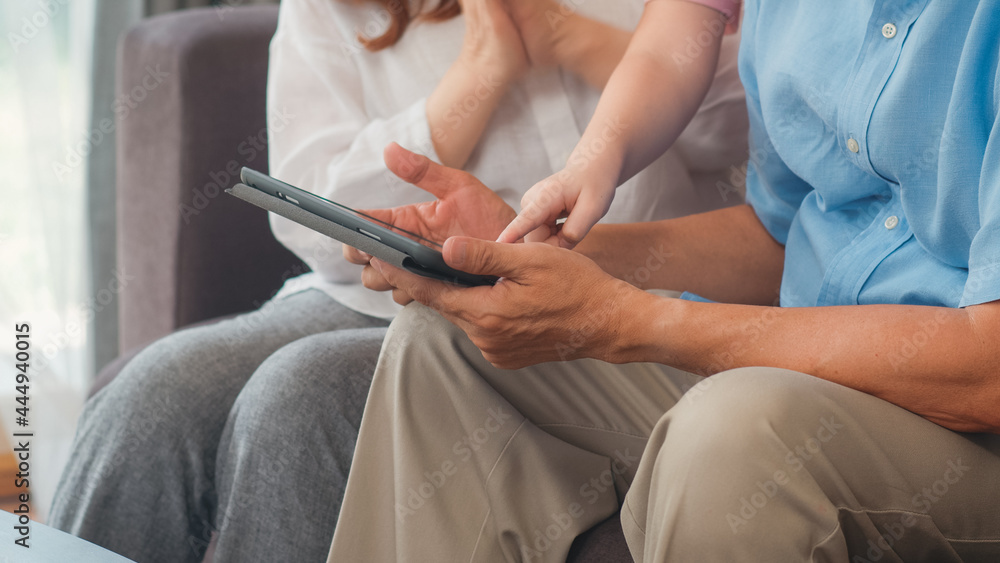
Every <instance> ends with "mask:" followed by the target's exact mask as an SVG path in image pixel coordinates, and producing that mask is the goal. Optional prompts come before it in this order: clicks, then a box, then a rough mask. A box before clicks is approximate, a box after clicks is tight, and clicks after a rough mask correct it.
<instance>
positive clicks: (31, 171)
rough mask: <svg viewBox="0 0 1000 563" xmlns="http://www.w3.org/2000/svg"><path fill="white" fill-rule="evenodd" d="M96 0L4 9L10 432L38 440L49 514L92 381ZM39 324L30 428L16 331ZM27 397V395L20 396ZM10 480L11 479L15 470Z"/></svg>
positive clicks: (33, 339) (36, 476)
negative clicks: (89, 193)
mask: <svg viewBox="0 0 1000 563" xmlns="http://www.w3.org/2000/svg"><path fill="white" fill-rule="evenodd" d="M94 1H95V0H73V1H72V2H70V1H67V0H53V1H51V2H3V3H2V5H0V29H2V31H3V32H4V34H3V38H4V43H3V45H2V46H0V130H2V132H3V134H2V135H0V169H2V170H4V180H3V181H2V182H0V201H2V203H0V264H2V265H3V273H2V274H0V324H2V326H3V329H2V330H0V335H2V336H0V339H2V340H0V362H2V366H3V368H2V369H3V371H4V372H5V373H7V374H8V377H6V378H4V381H5V384H4V385H0V420H2V421H3V425H4V426H5V430H6V431H5V432H4V434H5V438H7V439H9V438H10V433H11V432H16V431H22V430H27V431H31V432H33V433H34V435H35V438H34V439H33V440H32V449H31V458H32V464H31V469H32V472H31V473H32V478H31V480H30V482H31V509H32V511H33V513H34V516H35V517H36V518H40V519H43V518H44V517H45V514H46V511H47V509H48V506H49V504H50V503H51V500H52V493H53V492H54V486H55V482H56V480H57V479H58V476H59V473H60V472H61V469H62V465H63V463H64V460H65V456H66V450H67V446H68V445H69V441H70V440H71V439H72V434H73V429H74V427H75V424H76V418H77V415H78V413H79V410H80V405H82V403H83V394H84V389H85V388H86V386H87V384H88V383H89V381H90V378H91V376H92V371H93V370H92V365H93V350H92V348H91V346H90V343H91V340H90V336H89V334H90V322H91V317H92V315H93V312H94V310H95V308H96V307H97V306H99V305H97V304H96V302H95V300H94V298H93V294H92V293H91V291H90V283H89V272H90V267H89V264H88V261H87V258H86V248H87V227H86V214H85V201H86V184H85V180H84V178H85V176H86V170H87V157H88V155H89V154H90V153H91V152H92V150H93V148H94V147H95V146H97V145H100V144H101V143H102V142H106V141H102V140H98V139H94V138H92V137H91V136H90V134H89V127H88V119H87V108H88V107H89V105H90V103H91V96H90V70H91V68H92V64H91V63H92V58H91V54H92V53H91V49H90V47H91V45H92V44H93V40H94V29H95V19H94V16H95V12H94ZM23 324H27V325H28V326H29V329H30V330H29V334H30V338H29V342H30V347H29V349H28V352H29V353H30V361H29V369H28V375H29V377H30V380H29V384H28V386H27V387H26V389H25V394H26V395H27V397H28V398H27V401H26V402H27V405H26V406H28V407H29V408H28V410H27V412H26V415H27V416H25V417H24V418H25V419H26V422H27V425H26V426H22V425H20V424H18V423H17V421H16V420H15V414H16V413H15V407H17V406H21V405H23V403H21V405H19V404H18V403H17V402H16V401H15V399H16V398H17V397H15V389H14V384H13V381H14V377H13V376H14V373H13V369H14V363H15V357H14V331H15V329H14V326H15V325H23ZM17 395H18V396H20V393H19V392H18V393H17ZM5 478H6V477H5Z"/></svg>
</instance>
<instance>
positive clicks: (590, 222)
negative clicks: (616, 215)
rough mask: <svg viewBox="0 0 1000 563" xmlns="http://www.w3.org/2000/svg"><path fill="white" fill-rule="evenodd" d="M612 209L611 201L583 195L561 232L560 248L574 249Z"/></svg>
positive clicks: (586, 194)
mask: <svg viewBox="0 0 1000 563" xmlns="http://www.w3.org/2000/svg"><path fill="white" fill-rule="evenodd" d="M610 207H611V200H610V199H602V198H600V197H593V196H591V195H589V194H588V193H586V192H584V193H583V194H581V195H580V199H579V200H578V201H577V202H576V205H575V206H573V210H572V211H570V213H569V216H568V217H567V218H566V222H565V223H563V226H562V228H561V229H560V230H559V246H561V247H563V248H573V247H574V246H576V245H577V244H579V243H580V241H581V240H583V237H585V236H587V233H589V232H590V229H591V228H593V226H594V225H595V224H597V222H598V221H600V220H601V217H604V214H605V213H607V212H608V208H610Z"/></svg>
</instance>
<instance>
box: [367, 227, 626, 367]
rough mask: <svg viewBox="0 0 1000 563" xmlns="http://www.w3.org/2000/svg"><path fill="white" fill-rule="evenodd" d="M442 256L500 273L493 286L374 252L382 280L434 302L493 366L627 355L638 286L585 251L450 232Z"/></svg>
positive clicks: (463, 266) (460, 265)
mask: <svg viewBox="0 0 1000 563" xmlns="http://www.w3.org/2000/svg"><path fill="white" fill-rule="evenodd" d="M443 255H444V259H445V262H446V263H447V264H448V265H449V266H451V267H453V268H456V269H460V270H462V271H465V272H469V273H473V274H486V275H495V276H501V279H500V281H499V282H497V284H496V285H495V286H479V287H460V286H456V285H453V284H448V283H444V282H440V281H436V280H432V279H428V278H424V277H422V276H418V275H415V274H412V273H410V272H407V271H404V270H401V269H399V268H396V267H393V266H390V265H388V264H386V263H385V262H382V261H380V260H377V259H373V260H372V265H373V267H374V268H375V269H377V270H378V271H379V272H380V273H381V274H382V276H383V277H384V279H385V280H386V283H388V284H390V285H392V286H393V287H397V288H399V289H400V290H401V291H404V292H406V294H407V295H410V296H412V297H413V299H415V300H417V301H419V302H421V303H423V304H425V305H428V306H430V307H433V308H434V309H437V310H438V311H440V312H441V314H442V315H444V316H445V317H446V318H447V319H448V320H450V321H451V322H453V323H454V324H456V325H457V326H458V327H459V328H461V329H462V330H463V331H465V333H466V334H468V335H469V338H470V339H471V340H472V342H473V343H475V344H476V346H478V347H479V349H480V350H481V351H482V353H483V356H484V357H485V358H486V359H487V360H488V361H489V362H490V363H491V364H493V365H495V366H497V367H499V368H505V369H515V368H520V367H524V366H529V365H534V364H537V363H542V362H548V361H557V360H559V361H562V360H571V359H576V358H581V357H593V358H600V359H603V360H607V361H616V360H618V361H629V359H627V358H624V356H622V353H623V352H624V350H626V348H624V347H623V344H626V343H627V341H628V336H627V335H626V331H625V330H624V329H625V328H626V327H627V326H628V325H629V323H627V322H626V321H627V319H628V315H629V311H630V310H633V308H634V307H635V306H636V305H634V303H635V300H636V299H638V298H639V297H637V295H641V294H642V292H641V291H640V290H637V289H635V288H634V287H632V286H631V285H629V284H627V283H625V282H623V281H621V280H618V279H615V278H613V277H611V276H609V275H608V274H606V273H605V272H604V271H603V270H601V268H600V267H598V266H597V264H595V263H594V262H592V261H591V260H589V259H588V258H586V257H585V256H583V255H581V254H579V253H577V252H572V251H569V250H564V249H560V248H555V247H553V246H550V245H546V244H538V243H526V244H501V243H496V242H489V241H485V240H479V239H473V238H468V237H452V238H449V239H448V240H447V241H446V242H445V244H444V250H443Z"/></svg>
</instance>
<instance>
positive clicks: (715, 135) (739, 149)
mask: <svg viewBox="0 0 1000 563" xmlns="http://www.w3.org/2000/svg"><path fill="white" fill-rule="evenodd" d="M579 4H580V5H579V6H578V7H577V8H576V9H578V10H579V12H580V13H581V14H583V15H586V16H589V17H592V18H594V19H598V20H602V21H605V22H607V23H609V24H612V25H614V26H616V27H619V28H622V29H629V30H631V29H634V28H635V25H636V24H637V23H638V20H639V16H640V15H641V13H642V7H643V2H642V0H627V1H623V0H589V1H588V2H583V3H579ZM387 22H388V12H386V11H385V10H384V9H383V8H381V7H379V6H377V5H375V4H363V5H357V4H353V3H349V2H346V1H343V0H286V1H284V2H282V3H281V9H280V16H279V21H278V30H277V33H276V34H275V36H274V39H273V40H272V42H271V52H270V63H269V75H268V89H267V106H268V116H269V126H270V131H269V133H270V144H269V155H270V163H269V165H270V173H271V175H272V176H274V177H276V178H278V179H280V180H283V181H285V182H288V183H290V184H292V185H294V186H298V187H300V188H302V189H305V190H309V191H311V192H314V193H316V194H318V195H320V196H322V197H325V198H327V199H330V200H333V201H336V202H339V203H342V204H344V205H347V206H350V207H353V208H355V209H375V208H386V207H394V206H398V205H404V204H409V203H416V202H421V201H428V200H430V199H432V196H430V195H429V194H427V193H426V192H424V191H422V190H420V189H419V188H416V187H414V186H411V185H409V184H406V183H404V182H402V181H401V180H399V179H398V178H396V177H395V176H394V175H393V174H392V173H390V172H389V171H388V170H387V169H386V167H385V164H384V163H383V161H382V150H383V148H384V147H385V146H386V145H387V144H389V143H390V142H392V141H395V142H398V143H399V144H400V145H402V146H403V147H406V148H408V149H410V150H413V151H416V152H419V153H422V154H424V155H426V156H428V157H429V158H431V159H432V160H434V161H436V162H440V161H439V159H438V157H437V155H436V154H435V152H434V146H433V143H432V142H431V135H430V130H429V126H428V122H427V117H426V114H425V104H426V101H427V97H428V96H429V95H430V94H431V92H432V91H433V90H434V88H435V87H436V86H437V84H438V83H439V82H440V80H441V78H442V77H443V76H444V74H445V72H446V71H447V70H448V68H449V67H450V66H451V64H452V62H453V61H454V60H455V58H456V57H457V56H458V53H459V50H460V48H461V45H462V39H463V35H464V31H465V22H464V19H463V17H462V16H458V17H456V18H454V19H452V20H449V21H445V22H440V23H425V22H420V23H416V24H412V25H411V26H410V27H409V28H408V29H407V30H406V32H405V33H404V34H403V37H402V38H401V39H400V41H399V42H398V43H397V44H396V45H395V46H393V47H390V48H389V49H385V50H382V51H379V52H376V53H371V52H369V51H367V50H365V49H364V48H363V47H362V46H361V45H360V44H359V43H358V41H357V39H356V37H357V34H358V32H359V31H361V32H363V33H364V34H365V35H367V36H376V35H378V34H380V33H381V31H382V30H383V29H384V27H385V24H386V23H387ZM738 43H739V39H738V37H737V36H727V37H726V38H725V39H724V41H723V49H722V56H721V60H720V63H719V70H718V72H717V75H716V78H715V82H714V84H713V86H712V89H711V91H710V92H709V94H708V97H707V99H706V101H705V102H704V104H703V105H702V108H701V110H700V111H699V113H698V115H696V116H695V118H694V120H693V121H692V123H691V124H690V125H689V126H688V128H687V129H686V130H685V132H684V133H683V134H682V136H681V138H680V139H679V140H678V142H677V144H675V145H674V147H673V148H671V149H670V150H669V151H668V152H667V153H666V154H664V155H663V156H662V157H661V158H660V159H659V160H657V161H656V162H654V163H653V164H652V165H651V166H650V167H649V168H647V169H646V170H644V171H643V172H641V173H639V174H638V175H636V176H635V177H634V178H632V179H631V180H629V181H628V182H626V183H625V184H624V185H623V186H621V187H619V189H618V191H617V194H616V196H615V199H614V203H613V204H612V205H611V209H610V211H609V212H608V214H607V216H606V217H605V218H604V220H603V222H611V223H622V222H636V221H649V220H655V219H664V218H669V217H677V216H682V215H688V214H691V213H696V212H701V211H707V210H709V209H713V208H717V207H720V206H722V205H724V204H733V203H736V202H738V201H740V200H739V199H738V196H735V197H734V193H733V191H732V189H733V183H732V180H731V177H733V178H736V180H737V183H738V181H739V178H740V177H741V174H739V171H740V170H741V166H742V165H743V163H744V162H745V161H746V160H747V136H746V130H747V117H746V105H745V101H744V94H743V89H742V86H741V85H740V82H739V77H738V74H737V69H736V53H737V47H738ZM599 97H600V92H599V91H598V90H595V89H594V88H592V87H590V86H589V85H587V84H586V83H585V82H584V81H583V80H582V79H581V78H579V77H577V76H576V75H574V74H571V73H569V72H568V71H563V70H554V69H553V70H545V71H543V70H533V71H531V72H529V73H528V75H527V76H525V77H524V78H523V79H522V80H520V81H519V82H518V83H516V84H514V85H513V86H512V87H511V88H510V90H509V91H508V92H507V94H506V95H505V96H504V98H503V99H502V100H501V102H500V103H499V105H498V107H497V109H496V111H495V112H494V114H493V117H492V119H491V121H490V122H489V125H488V126H487V128H486V131H485V132H484V134H483V136H482V138H481V139H480V141H479V144H478V145H477V146H476V149H475V150H474V151H473V153H472V155H471V157H470V158H469V160H468V162H467V164H466V166H465V170H467V171H469V172H471V173H472V174H473V175H475V176H476V177H477V178H479V179H480V180H481V181H482V182H483V183H484V184H486V185H487V186H489V187H490V188H492V189H493V190H494V191H495V192H496V193H497V194H499V195H500V196H501V197H502V198H503V199H504V200H505V201H506V202H507V203H508V204H510V205H511V206H512V207H514V208H515V209H519V208H520V200H521V195H522V194H523V193H524V192H525V191H527V190H528V188H530V187H531V186H532V185H534V184H535V183H536V182H538V181H539V180H541V179H543V178H546V177H547V176H549V175H551V174H553V173H555V172H557V171H559V170H561V169H562V167H563V165H564V164H565V162H566V159H567V158H568V157H569V154H570V152H571V151H572V150H573V148H574V146H575V145H576V143H577V141H578V140H579V139H580V136H581V134H582V132H583V131H584V129H585V128H586V126H587V123H588V121H589V119H590V117H591V116H592V115H593V112H594V109H595V108H596V106H597V101H598V98H599ZM469 103H470V105H472V104H474V102H473V101H470V102H469ZM281 115H283V116H284V117H282V118H281V121H279V120H278V119H277V118H275V119H272V117H275V116H281ZM738 187H741V186H738ZM271 229H272V230H273V232H274V235H275V237H277V239H278V240H279V241H280V242H281V243H282V244H284V245H285V246H286V247H287V248H288V249H289V250H291V251H292V252H294V253H295V254H296V255H298V256H299V257H300V258H301V259H302V260H303V261H304V262H305V263H306V264H307V265H308V266H309V267H310V268H311V269H312V272H311V273H309V274H306V275H303V276H300V277H298V278H294V279H292V280H289V281H287V282H286V283H285V286H284V287H283V288H282V289H281V291H280V292H279V295H278V296H279V297H281V296H284V295H288V294H290V293H293V292H298V291H302V290H304V289H308V288H318V289H320V290H322V291H324V292H325V293H327V294H328V295H330V297H332V298H333V299H335V300H337V301H339V302H340V303H343V304H344V305H346V306H347V307H350V308H351V309H354V310H356V311H358V312H361V313H364V314H367V315H372V316H377V317H382V318H391V317H392V316H393V315H395V313H396V312H397V311H398V310H399V306H398V305H396V304H395V303H394V302H393V301H392V298H391V295H390V294H389V293H379V292H374V291H370V290H367V289H365V288H364V287H363V286H362V285H361V267H360V266H357V265H354V264H351V263H349V262H347V261H346V260H344V259H343V257H342V254H341V244H340V243H339V242H337V241H335V240H333V239H330V238H327V237H326V236H324V235H321V234H319V233H316V232H314V231H312V230H310V229H308V228H306V227H302V226H300V225H298V224H296V223H293V222H291V221H289V220H287V219H284V218H282V217H279V216H276V215H273V214H272V215H271Z"/></svg>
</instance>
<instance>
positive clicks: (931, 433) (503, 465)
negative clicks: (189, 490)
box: [329, 305, 1000, 563]
mask: <svg viewBox="0 0 1000 563" xmlns="http://www.w3.org/2000/svg"><path fill="white" fill-rule="evenodd" d="M640 453H641V455H640ZM619 507H621V520H622V526H623V529H624V531H625V534H626V539H627V540H628V544H629V548H630V550H631V551H632V555H633V557H634V558H635V559H636V561H681V562H688V561H711V562H714V561H720V562H721V561H725V562H734V561H737V562H738V561H753V562H759V561H775V562H786V561H789V562H790V561H824V562H840V561H851V562H852V563H860V562H865V561H869V562H870V561H927V562H934V563H939V562H953V561H984V562H985V561H991V562H992V561H1000V436H996V435H984V434H979V435H974V434H960V433H956V432H952V431H949V430H946V429H944V428H942V427H940V426H937V425H935V424H933V423H931V422H928V421H927V420H925V419H923V418H921V417H919V416H917V415H915V414H913V413H910V412H908V411H906V410H904V409H901V408H899V407H896V406H894V405H892V404H890V403H887V402H885V401H882V400H880V399H878V398H876V397H873V396H870V395H867V394H865V393H861V392H858V391H855V390H852V389H849V388H847V387H843V386H840V385H837V384H834V383H830V382H827V381H824V380H821V379H818V378H815V377H811V376H809V375H805V374H801V373H797V372H793V371H788V370H781V369H773V368H744V369H737V370H731V371H728V372H724V373H720V374H718V375H715V376H712V377H710V378H707V379H699V378H697V377H695V376H693V375H691V374H687V373H684V372H681V371H678V370H674V369H671V368H667V367H664V366H660V365H655V364H628V365H621V366H619V365H611V364H607V363H603V362H599V361H593V360H581V361H575V362H562V363H560V362H555V363H548V364H541V365H538V366H534V367H531V368H526V369H522V370H514V371H505V370H499V369H496V368H493V367H492V366H490V365H489V364H488V363H487V362H486V361H485V360H484V359H483V357H482V355H481V354H480V352H479V351H478V350H477V349H476V348H475V346H474V345H473V344H472V343H471V342H470V341H469V340H468V338H466V337H465V335H464V334H463V333H462V332H461V331H459V330H458V329H456V328H455V327H454V326H452V325H451V324H450V323H448V322H446V321H444V320H443V319H442V318H441V317H440V316H439V315H437V314H436V313H434V312H433V311H431V310H429V309H427V308H425V307H422V306H418V305H410V306H408V307H407V308H406V309H405V310H404V311H403V313H402V314H401V315H399V316H398V317H397V318H396V320H395V321H394V322H393V324H392V326H391V327H390V329H389V334H388V336H387V337H386V341H385V343H384V345H383V348H382V352H381V356H380V358H379V364H378V367H377V369H376V372H375V378H374V381H373V382H372V388H371V393H370V395H369V398H368V404H367V406H366V412H365V415H364V420H363V422H362V424H361V432H360V436H359V438H358V444H357V450H356V451H355V455H354V462H353V467H352V470H351V474H350V478H349V480H348V484H347V491H346V496H345V499H344V504H343V506H342V512H341V514H342V518H341V520H340V523H339V525H338V527H337V530H336V533H335V535H334V540H333V545H332V547H331V551H330V558H329V560H330V561H334V562H337V563H349V562H355V561H379V562H382V561H415V562H425V561H444V562H450V561H455V562H458V561H461V562H480V561H482V562H495V561H564V560H565V558H566V555H567V553H568V551H569V547H570V545H571V543H572V541H573V539H574V538H575V537H576V536H577V535H578V534H579V533H581V532H583V531H585V530H586V529H588V528H590V527H591V526H592V525H594V524H595V523H597V522H599V521H601V520H603V519H605V518H607V517H608V516H610V515H612V514H614V513H615V511H617V510H619Z"/></svg>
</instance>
